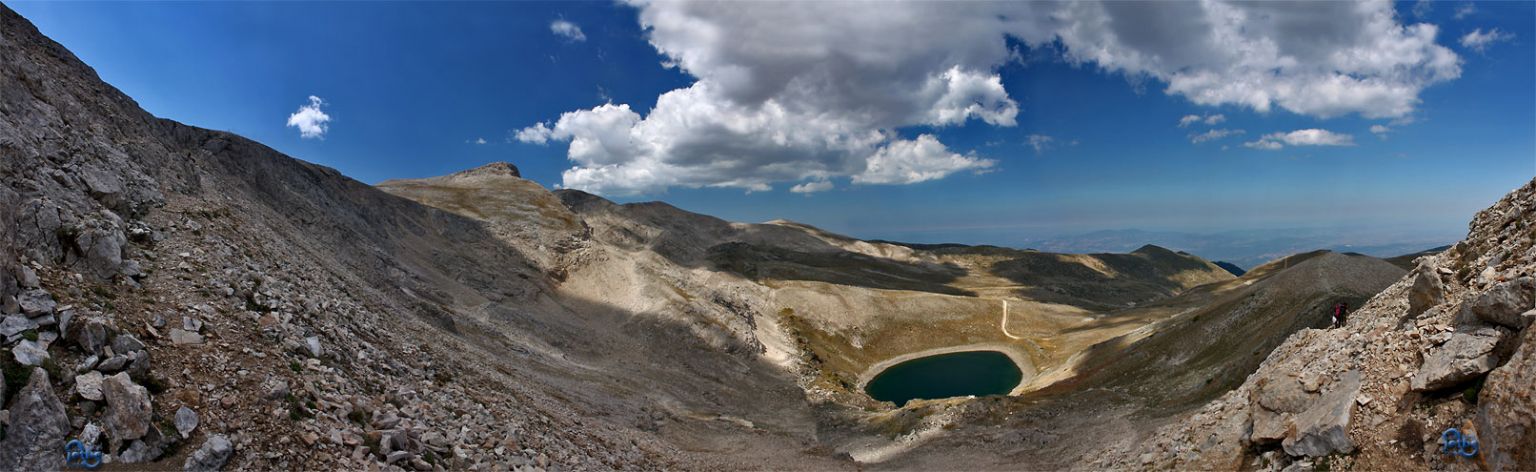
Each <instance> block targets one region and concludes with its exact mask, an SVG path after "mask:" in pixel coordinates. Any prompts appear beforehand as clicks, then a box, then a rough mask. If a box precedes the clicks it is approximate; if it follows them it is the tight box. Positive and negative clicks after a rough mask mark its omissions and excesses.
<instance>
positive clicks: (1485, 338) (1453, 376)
mask: <svg viewBox="0 0 1536 472" xmlns="http://www.w3.org/2000/svg"><path fill="white" fill-rule="evenodd" d="M1502 337H1503V334H1502V332H1501V331H1500V330H1499V329H1498V328H1492V327H1485V328H1480V329H1477V330H1474V331H1471V332H1458V333H1455V334H1452V335H1451V339H1450V340H1449V341H1446V342H1445V344H1442V345H1440V346H1438V347H1435V348H1433V349H1432V350H1430V351H1429V352H1428V353H1427V354H1425V355H1424V364H1423V365H1422V366H1420V367H1419V372H1418V373H1417V374H1414V376H1413V380H1412V382H1411V387H1412V388H1413V390H1415V391H1420V392H1422V391H1430V390H1439V389H1442V388H1446V387H1452V386H1456V385H1459V384H1461V383H1462V382H1466V381H1468V380H1472V379H1475V378H1477V377H1479V376H1481V375H1483V374H1486V373H1488V371H1490V370H1493V368H1494V366H1496V365H1498V361H1499V359H1498V357H1497V356H1496V355H1494V352H1493V351H1494V347H1496V346H1498V344H1499V340H1500V338H1502Z"/></svg>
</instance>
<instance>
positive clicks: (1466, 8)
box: [1454, 3, 1477, 20]
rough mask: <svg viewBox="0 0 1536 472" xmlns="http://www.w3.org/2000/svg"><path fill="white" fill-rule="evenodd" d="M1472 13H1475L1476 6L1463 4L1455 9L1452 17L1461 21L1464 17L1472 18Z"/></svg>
mask: <svg viewBox="0 0 1536 472" xmlns="http://www.w3.org/2000/svg"><path fill="white" fill-rule="evenodd" d="M1473 13H1477V5H1473V4H1471V3H1465V4H1462V5H1461V6H1459V7H1456V15H1454V16H1455V18H1456V19H1457V20H1461V19H1465V18H1466V17H1469V16H1472V14H1473Z"/></svg>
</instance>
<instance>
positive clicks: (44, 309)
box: [16, 288, 58, 317]
mask: <svg viewBox="0 0 1536 472" xmlns="http://www.w3.org/2000/svg"><path fill="white" fill-rule="evenodd" d="M16 303H18V304H20V305H21V313H22V314H24V315H27V316H28V317H34V316H38V315H46V314H48V313H53V309H54V307H56V306H58V303H56V302H54V301H53V295H50V294H48V291H47V290H43V289H40V288H38V289H32V290H28V291H25V292H21V295H17V296H16Z"/></svg>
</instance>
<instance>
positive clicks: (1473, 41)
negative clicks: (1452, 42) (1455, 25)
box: [1461, 28, 1515, 52]
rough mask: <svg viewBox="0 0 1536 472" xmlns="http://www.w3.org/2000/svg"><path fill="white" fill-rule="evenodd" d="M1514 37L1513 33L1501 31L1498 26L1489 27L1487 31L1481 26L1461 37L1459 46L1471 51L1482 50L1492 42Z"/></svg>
mask: <svg viewBox="0 0 1536 472" xmlns="http://www.w3.org/2000/svg"><path fill="white" fill-rule="evenodd" d="M1514 38H1515V35H1514V34H1511V33H1506V32H1503V31H1501V30H1499V29H1498V28H1493V29H1490V30H1488V31H1487V32H1483V29H1482V28H1478V29H1474V30H1472V32H1471V33H1467V34H1466V35H1465V36H1462V37H1461V46H1462V47H1464V48H1467V49H1471V50H1473V51H1477V52H1483V51H1484V50H1487V49H1488V46H1491V45H1493V43H1498V42H1503V41H1509V40H1511V39H1514Z"/></svg>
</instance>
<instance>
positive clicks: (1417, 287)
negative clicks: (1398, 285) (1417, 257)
mask: <svg viewBox="0 0 1536 472" xmlns="http://www.w3.org/2000/svg"><path fill="white" fill-rule="evenodd" d="M1443 301H1445V283H1443V282H1441V281H1440V274H1439V272H1438V271H1436V270H1434V269H1433V268H1431V267H1428V266H1420V267H1419V268H1418V270H1417V271H1415V275H1414V276H1413V287H1412V288H1409V289H1408V316H1418V315H1419V314H1420V313H1423V312H1424V311H1425V310H1428V309H1429V308H1430V307H1433V306H1435V305H1439V304H1440V303H1441V302H1443Z"/></svg>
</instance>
